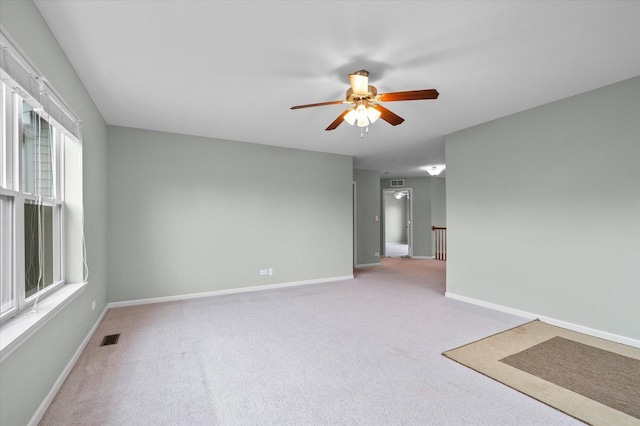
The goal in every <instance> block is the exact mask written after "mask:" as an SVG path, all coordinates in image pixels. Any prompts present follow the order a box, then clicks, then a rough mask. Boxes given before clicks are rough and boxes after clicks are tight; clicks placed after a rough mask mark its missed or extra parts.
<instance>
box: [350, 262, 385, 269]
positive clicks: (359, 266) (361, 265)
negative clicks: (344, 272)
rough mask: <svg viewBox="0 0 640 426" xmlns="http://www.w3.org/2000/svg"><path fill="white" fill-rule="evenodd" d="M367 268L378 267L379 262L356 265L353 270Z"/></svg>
mask: <svg viewBox="0 0 640 426" xmlns="http://www.w3.org/2000/svg"><path fill="white" fill-rule="evenodd" d="M367 266H380V262H378V263H361V264H359V265H356V266H355V268H366V267H367Z"/></svg>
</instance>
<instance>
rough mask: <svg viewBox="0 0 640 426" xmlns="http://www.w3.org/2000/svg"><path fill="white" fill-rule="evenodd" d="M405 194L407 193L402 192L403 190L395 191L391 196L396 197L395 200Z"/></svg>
mask: <svg viewBox="0 0 640 426" xmlns="http://www.w3.org/2000/svg"><path fill="white" fill-rule="evenodd" d="M405 195H407V194H406V193H404V192H395V193H394V194H393V196H394V197H396V200H399V199H400V198H402V197H404V196H405Z"/></svg>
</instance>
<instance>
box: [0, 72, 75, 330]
mask: <svg viewBox="0 0 640 426" xmlns="http://www.w3.org/2000/svg"><path fill="white" fill-rule="evenodd" d="M0 84H1V85H2V87H1V91H2V93H1V94H2V96H1V97H0V100H1V106H0V113H1V126H0V129H1V135H0V136H1V141H2V143H1V146H2V149H1V150H0V234H1V238H0V322H1V321H4V320H6V319H8V318H11V317H13V316H14V315H16V314H17V313H18V312H20V311H24V310H26V309H34V308H35V307H36V306H37V303H38V301H39V299H40V298H41V297H43V296H44V295H46V294H48V293H50V292H52V291H53V290H55V289H56V288H58V287H60V286H62V285H63V284H64V242H63V236H64V210H65V206H64V185H63V182H64V144H65V139H66V138H71V137H72V136H70V135H69V134H68V132H66V131H65V129H64V128H63V127H62V126H59V125H58V124H57V122H56V121H55V120H54V119H52V118H51V117H50V116H49V114H48V113H47V112H46V111H45V110H44V109H43V108H42V107H41V106H39V104H38V102H37V101H35V100H34V99H31V98H30V96H29V95H28V94H27V93H26V92H23V91H21V90H19V88H17V87H10V86H9V85H7V84H5V83H4V82H1V83H0Z"/></svg>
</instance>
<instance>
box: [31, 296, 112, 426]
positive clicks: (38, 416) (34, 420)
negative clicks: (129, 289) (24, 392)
mask: <svg viewBox="0 0 640 426" xmlns="http://www.w3.org/2000/svg"><path fill="white" fill-rule="evenodd" d="M108 310H109V307H108V306H106V307H105V308H104V310H103V311H102V313H101V314H100V316H99V317H98V319H97V321H96V323H95V324H94V325H93V327H92V328H91V330H89V333H88V334H87V336H86V337H85V338H84V340H83V341H82V343H81V344H80V347H79V348H78V350H77V351H76V352H75V353H74V354H73V357H71V359H70V360H69V362H68V363H67V366H66V367H65V368H64V370H62V373H61V374H60V376H59V377H58V379H57V380H56V381H55V383H54V384H53V387H52V388H51V390H50V391H49V393H48V394H47V396H46V397H45V399H44V400H43V401H42V403H40V406H39V407H38V409H37V410H36V412H35V413H34V414H33V416H32V417H31V420H29V423H27V425H28V426H36V425H37V424H38V423H40V420H42V418H43V417H44V414H45V413H46V412H47V409H48V408H49V405H51V402H53V398H55V396H56V394H57V393H58V391H59V390H60V388H61V387H62V384H63V383H64V381H65V380H66V379H67V376H69V373H71V370H72V369H73V367H74V366H75V365H76V362H78V358H80V355H81V354H82V351H84V348H85V347H86V346H87V344H89V341H90V340H91V338H92V337H93V334H94V333H95V332H96V330H97V329H98V326H99V325H100V323H101V322H102V319H103V318H104V316H105V314H106V313H107V311H108Z"/></svg>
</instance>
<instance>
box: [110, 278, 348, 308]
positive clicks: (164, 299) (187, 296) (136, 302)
mask: <svg viewBox="0 0 640 426" xmlns="http://www.w3.org/2000/svg"><path fill="white" fill-rule="evenodd" d="M352 279H353V275H345V276H343V277H331V278H319V279H315V280H305V281H293V282H288V283H280V284H267V285H258V286H253V287H241V288H230V289H227V290H214V291H206V292H203V293H189V294H178V295H175V296H164V297H152V298H150V299H136V300H125V301H122V302H111V303H109V304H108V305H107V307H108V308H122V307H125V306H136V305H147V304H150V303H162V302H175V301H177V300H188V299H198V298H201V297H211V296H222V295H225V294H236V293H247V292H250V291H261V290H272V289H276V288H285V287H297V286H301V285H310V284H321V283H328V282H333V281H344V280H352Z"/></svg>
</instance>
